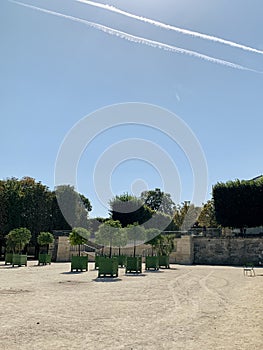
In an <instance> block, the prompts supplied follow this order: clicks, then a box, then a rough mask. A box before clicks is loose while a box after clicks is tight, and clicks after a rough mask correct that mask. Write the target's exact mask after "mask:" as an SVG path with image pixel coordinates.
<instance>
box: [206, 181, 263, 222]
mask: <svg viewBox="0 0 263 350" xmlns="http://www.w3.org/2000/svg"><path fill="white" fill-rule="evenodd" d="M213 199H214V204H215V215H216V220H217V222H218V223H219V224H220V225H222V226H223V227H232V228H244V227H257V226H261V225H263V178H260V179H258V180H248V181H247V180H242V181H240V180H235V181H228V182H226V183H217V184H216V185H215V186H214V187H213Z"/></svg>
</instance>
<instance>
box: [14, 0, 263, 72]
mask: <svg viewBox="0 0 263 350" xmlns="http://www.w3.org/2000/svg"><path fill="white" fill-rule="evenodd" d="M9 2H12V3H14V4H17V5H20V6H24V7H27V8H31V9H34V10H37V11H40V12H44V13H47V14H50V15H54V16H58V17H62V18H66V19H69V20H71V21H74V22H78V23H82V24H85V25H87V26H89V27H91V28H95V29H97V30H100V31H102V32H104V33H107V34H109V35H113V36H117V37H119V38H121V39H125V40H128V41H131V42H134V43H138V44H142V45H147V46H150V47H154V48H159V49H162V50H165V51H169V52H174V53H180V54H185V55H188V56H192V57H197V58H199V59H203V60H205V61H208V62H212V63H217V64H220V65H223V66H226V67H230V68H234V69H240V70H245V71H250V72H254V73H260V74H262V72H259V71H256V70H254V69H251V68H247V67H244V66H241V65H239V64H236V63H232V62H229V61H225V60H221V59H218V58H214V57H211V56H207V55H204V54H201V53H199V52H196V51H190V50H186V49H182V48H179V47H176V46H171V45H167V44H164V43H161V42H159V41H153V40H149V39H146V38H142V37H138V36H134V35H131V34H128V33H125V32H122V31H120V30H116V29H113V28H111V27H106V26H104V25H102V24H98V23H94V22H90V21H87V20H84V19H81V18H78V17H73V16H69V15H65V14H62V13H60V12H55V11H51V10H47V9H43V8H41V7H36V6H32V5H28V4H25V3H23V2H19V1H15V0H9Z"/></svg>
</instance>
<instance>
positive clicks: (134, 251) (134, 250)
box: [133, 241, 136, 257]
mask: <svg viewBox="0 0 263 350" xmlns="http://www.w3.org/2000/svg"><path fill="white" fill-rule="evenodd" d="M133 256H134V257H135V256H136V241H134V246H133Z"/></svg>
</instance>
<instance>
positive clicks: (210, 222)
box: [198, 200, 218, 227]
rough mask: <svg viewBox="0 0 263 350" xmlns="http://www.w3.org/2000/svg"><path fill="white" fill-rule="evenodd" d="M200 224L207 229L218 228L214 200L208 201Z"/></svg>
mask: <svg viewBox="0 0 263 350" xmlns="http://www.w3.org/2000/svg"><path fill="white" fill-rule="evenodd" d="M198 224H199V225H200V226H205V227H218V223H217V221H216V214H215V205H214V201H213V200H208V201H207V203H205V204H204V206H203V208H202V210H201V213H200V215H199V217H198Z"/></svg>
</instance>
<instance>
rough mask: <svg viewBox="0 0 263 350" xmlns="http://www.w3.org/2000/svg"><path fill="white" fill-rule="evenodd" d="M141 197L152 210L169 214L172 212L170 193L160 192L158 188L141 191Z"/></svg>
mask: <svg viewBox="0 0 263 350" xmlns="http://www.w3.org/2000/svg"><path fill="white" fill-rule="evenodd" d="M141 199H142V201H143V202H144V204H145V205H146V206H147V207H149V208H150V209H152V210H154V211H159V212H161V213H164V214H167V215H169V216H172V215H173V214H174V210H175V203H174V202H173V200H172V198H171V195H170V194H169V193H164V192H162V191H161V190H160V189H159V188H156V189H155V190H150V191H144V192H142V193H141Z"/></svg>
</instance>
